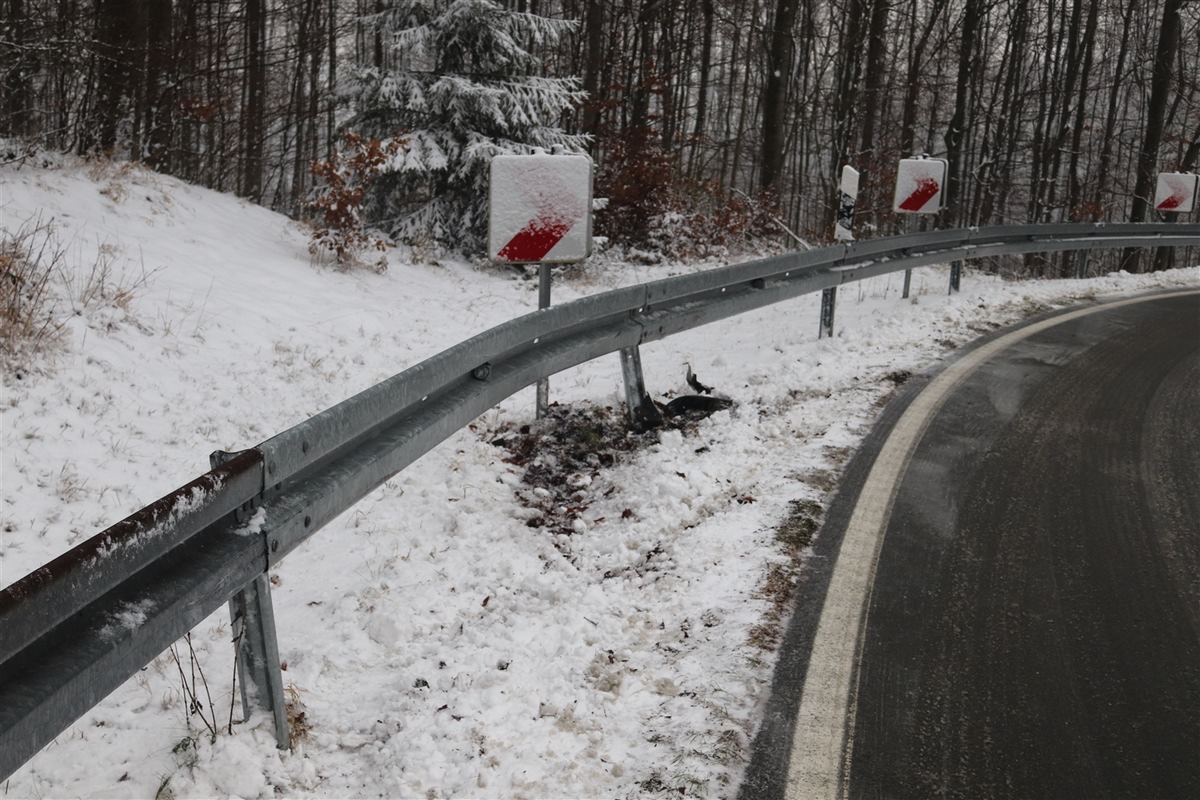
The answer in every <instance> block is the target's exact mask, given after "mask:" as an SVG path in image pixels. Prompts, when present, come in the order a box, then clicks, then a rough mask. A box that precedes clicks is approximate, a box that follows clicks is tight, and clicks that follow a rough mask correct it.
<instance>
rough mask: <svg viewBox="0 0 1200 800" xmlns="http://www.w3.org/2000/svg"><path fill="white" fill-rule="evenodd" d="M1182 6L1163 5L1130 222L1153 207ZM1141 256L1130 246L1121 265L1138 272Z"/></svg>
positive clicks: (1176, 1)
mask: <svg viewBox="0 0 1200 800" xmlns="http://www.w3.org/2000/svg"><path fill="white" fill-rule="evenodd" d="M1181 5H1182V0H1166V3H1165V4H1164V6H1163V17H1162V28H1161V29H1160V30H1159V36H1158V47H1157V49H1156V51H1155V57H1154V71H1153V73H1152V76H1151V79H1150V105H1149V107H1148V108H1147V109H1146V136H1145V138H1144V139H1143V140H1142V149H1141V152H1140V153H1139V154H1138V167H1137V184H1136V186H1135V187H1134V190H1133V211H1132V212H1131V213H1130V215H1129V221H1130V222H1145V221H1146V216H1147V214H1148V213H1149V210H1150V193H1151V192H1152V191H1153V189H1154V180H1155V177H1156V175H1157V172H1158V170H1157V166H1158V148H1159V145H1160V144H1161V143H1162V137H1163V119H1164V117H1165V116H1166V111H1167V101H1168V98H1169V95H1170V92H1171V82H1172V77H1173V75H1174V65H1175V57H1176V54H1177V53H1178V50H1179V31H1180V22H1179V11H1180V7H1181ZM1139 255H1140V252H1139V251H1138V250H1137V249H1135V248H1129V249H1127V250H1126V251H1125V254H1124V256H1123V264H1122V267H1123V268H1124V269H1125V270H1126V271H1127V272H1137V271H1138V262H1139Z"/></svg>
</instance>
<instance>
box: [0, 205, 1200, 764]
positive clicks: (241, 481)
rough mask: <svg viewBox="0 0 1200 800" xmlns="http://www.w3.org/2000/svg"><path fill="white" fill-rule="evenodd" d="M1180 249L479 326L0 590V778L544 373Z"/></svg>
mask: <svg viewBox="0 0 1200 800" xmlns="http://www.w3.org/2000/svg"><path fill="white" fill-rule="evenodd" d="M1190 245H1200V224H1178V223H1175V224H1166V223H1163V224H1136V225H1135V224H1115V225H1109V224H1052V225H1021V226H1002V227H992V228H978V229H969V230H953V231H934V232H929V233H921V234H913V235H908V236H898V237H891V238H886V239H875V240H870V241H865V242H855V243H852V244H846V245H838V246H835V247H828V248H824V249H821V250H814V251H811V252H806V253H792V254H787V255H781V256H776V257H773V258H767V259H762V260H759V261H753V262H749V263H744V264H737V265H733V266H728V267H722V268H719V269H714V270H709V271H706V272H701V273H697V274H693V275H685V276H681V277H676V278H669V279H665V280H660V281H654V282H651V283H646V284H641V285H638V286H631V287H628V288H623V289H617V290H615V291H611V292H605V293H603V294H599V295H594V296H591V297H585V298H582V299H579V300H574V301H571V302H568V303H563V304H561V305H557V306H552V307H550V308H548V309H545V310H541V311H536V312H533V313H530V314H527V315H525V316H522V317H519V318H517V319H514V320H512V321H510V322H506V323H504V324H502V325H499V326H497V327H495V328H492V329H491V330H488V331H485V332H483V333H480V334H478V335H476V336H474V337H472V338H470V339H468V340H466V341H464V342H462V343H460V344H457V345H455V346H453V347H451V348H449V349H448V350H445V351H444V352H442V353H439V354H438V355H436V356H434V357H432V358H430V359H428V360H426V361H423V362H421V363H420V364H417V365H416V366H413V367H411V368H409V369H407V370H405V371H404V372H401V373H400V374H398V375H396V376H394V377H392V378H389V379H388V380H385V381H383V382H382V383H379V384H377V385H376V386H373V387H371V388H369V389H367V390H365V391H363V392H360V393H359V394H357V395H355V396H353V397H351V398H349V399H348V400H345V401H343V402H341V403H339V404H337V405H336V406H333V407H332V408H329V409H327V410H325V411H323V412H321V413H320V414H318V415H316V416H315V417H312V418H311V419H308V420H306V421H304V422H301V423H300V424H298V425H296V426H294V427H292V428H290V429H288V430H286V431H284V432H282V433H280V434H278V435H276V436H274V437H272V438H270V439H268V440H266V441H265V442H262V443H260V444H259V445H257V446H256V447H254V448H251V449H249V450H246V451H243V452H241V453H237V454H215V455H214V461H215V462H218V463H217V465H216V466H214V469H213V470H212V471H210V472H208V473H206V474H205V475H202V476H200V477H198V478H197V479H196V480H194V481H192V482H191V483H189V484H187V485H186V486H184V487H181V488H180V489H177V490H176V491H174V492H172V493H171V494H169V495H167V496H166V497H164V498H162V499H160V500H158V501H156V502H155V503H152V504H151V505H149V506H147V507H146V508H144V509H142V510H140V511H138V512H137V513H135V514H133V515H132V516H130V517H128V518H127V519H125V520H122V521H121V522H119V523H117V524H116V525H114V526H112V527H111V528H108V529H107V530H105V531H102V532H101V533H99V534H97V535H96V536H95V537H93V538H91V539H89V540H88V541H86V542H84V543H83V544H81V545H79V546H78V547H76V548H74V549H73V550H70V551H69V552H67V553H65V554H64V555H62V556H59V557H58V558H56V559H54V560H53V561H51V562H49V563H48V564H46V565H45V566H43V567H41V568H39V569H38V570H36V571H34V572H33V573H30V574H29V575H27V576H25V577H24V578H22V579H20V580H18V581H17V582H16V583H14V584H12V585H11V586H8V587H7V588H5V589H3V590H0V779H2V778H5V777H7V776H9V775H11V774H12V772H13V771H15V770H16V769H17V768H18V767H20V766H21V765H22V764H23V763H24V762H25V761H26V760H28V759H29V758H30V757H31V756H33V755H34V754H35V753H37V752H38V750H40V749H41V748H42V747H44V746H45V745H46V744H47V743H49V742H50V741H51V740H53V738H54V737H55V736H57V735H58V734H59V733H60V732H61V731H63V730H64V729H65V728H66V727H67V726H69V725H70V724H71V723H73V722H74V721H75V720H76V719H78V718H79V717H80V716H82V715H83V714H84V713H86V712H87V711H88V710H89V709H90V708H92V707H93V706H94V705H96V704H97V703H99V702H100V701H101V700H102V699H103V698H104V697H105V696H106V695H108V694H109V693H110V692H111V691H113V690H114V689H116V688H117V687H118V686H120V685H121V683H123V682H124V681H125V680H127V679H128V678H129V677H130V676H132V675H134V674H135V673H136V672H137V671H138V670H140V669H141V668H142V667H143V666H145V665H146V664H147V663H149V662H150V661H152V660H153V659H154V658H155V657H157V656H158V655H159V654H160V653H161V652H162V651H163V650H165V649H166V648H167V647H169V646H170V645H171V644H172V643H173V642H175V641H176V640H177V639H179V638H180V637H181V636H183V635H184V634H185V633H187V631H189V630H191V628H193V627H194V626H195V625H197V624H199V623H200V622H201V621H202V620H203V619H204V618H205V617H207V616H208V615H209V614H211V613H212V612H213V611H215V610H216V609H218V608H219V607H220V606H221V605H223V604H225V603H227V602H230V600H231V598H235V597H241V596H242V595H243V594H245V593H246V592H248V591H250V588H252V587H262V588H261V591H266V589H265V586H266V583H265V581H262V580H261V578H262V576H263V575H264V574H265V573H266V571H267V570H268V569H269V568H270V565H271V564H273V563H275V562H277V561H278V560H279V559H281V558H283V557H284V556H285V555H286V554H287V553H289V552H291V551H292V550H294V549H295V548H296V547H298V546H299V545H300V544H301V543H302V542H303V541H304V540H305V539H307V538H308V537H309V536H311V535H312V534H313V533H315V532H316V531H317V530H319V529H320V528H321V527H322V526H323V525H325V524H326V523H327V522H329V521H330V520H332V519H333V518H334V517H336V516H338V515H339V514H341V513H343V512H344V511H346V510H347V509H348V508H350V507H351V506H352V505H354V503H356V502H357V501H358V500H360V499H361V498H362V497H364V496H365V495H366V494H367V493H369V492H370V491H372V490H373V489H375V488H376V487H377V486H379V485H380V484H381V483H383V481H385V480H387V479H388V478H389V477H391V476H392V475H394V474H395V473H397V472H399V471H400V470H402V469H404V468H405V467H407V466H408V465H409V464H411V463H412V462H414V461H415V460H417V459H418V458H419V457H420V456H421V455H423V454H424V453H426V452H428V451H429V450H430V449H432V448H433V447H434V446H435V445H437V444H438V443H439V442H441V441H442V440H444V439H445V438H447V437H448V436H450V435H451V434H453V433H454V432H455V431H457V430H459V429H460V428H462V427H464V426H465V425H467V424H468V423H469V422H470V421H471V420H473V419H474V418H475V417H477V416H479V415H480V414H481V413H483V412H484V411H486V410H487V409H488V408H491V407H492V406H494V405H496V404H497V403H499V402H500V401H502V400H504V399H505V398H507V397H509V396H511V395H513V394H514V393H516V392H517V391H519V390H521V389H523V388H525V387H526V386H530V385H532V384H534V383H536V382H537V381H538V380H540V379H542V378H545V377H548V376H550V375H552V374H554V373H556V372H560V371H562V370H564V369H567V368H569V367H572V366H575V365H578V364H581V363H584V362H586V361H590V360H592V359H594V358H597V357H599V356H602V355H606V354H608V353H613V352H617V351H627V350H629V349H630V348H636V347H638V346H639V345H641V344H644V343H647V342H653V341H657V340H659V339H662V338H665V337H667V336H671V335H673V334H675V333H679V332H681V331H685V330H689V329H691V328H695V327H697V326H700V325H705V324H708V323H711V322H715V321H717V320H720V319H724V318H726V317H729V316H733V315H735V314H740V313H742V312H745V311H750V310H753V309H757V308H762V307H764V306H767V305H771V304H773V303H778V302H781V301H784V300H788V299H790V298H793V297H798V296H800V295H803V294H808V293H811V292H816V291H820V290H822V289H828V288H833V287H836V286H839V285H840V284H843V283H849V282H852V281H858V280H862V279H864V278H867V277H871V276H874V275H882V274H886V273H891V272H896V271H900V270H906V269H912V268H913V267H917V266H922V265H926V264H935V263H945V262H948V261H952V260H964V259H971V258H979V257H984V256H992V255H1001V254H1016V253H1028V252H1051V251H1060V250H1082V249H1090V248H1125V247H1163V246H1190ZM244 606H245V603H244V602H242V603H239V604H237V607H238V608H243V607H244ZM263 608H265V609H266V612H265V613H266V616H267V617H268V619H266V620H261V619H260V620H258V622H257V623H256V624H259V625H266V626H268V628H269V630H268V631H266V633H265V634H264V635H260V636H259V637H258V638H259V639H260V640H262V639H263V638H264V636H265V640H266V641H267V644H268V645H269V646H268V647H267V650H270V649H271V648H272V647H273V641H274V640H273V633H274V632H273V623H272V622H271V620H270V619H269V616H270V611H269V608H270V606H269V598H268V599H267V602H266V603H265V605H260V610H261V609H263ZM236 613H237V612H236V611H235V614H236ZM243 613H244V612H243ZM236 621H237V620H236V619H235V622H236ZM252 622H253V621H252ZM259 633H260V634H262V633H263V632H262V631H259ZM250 639H251V641H253V640H254V639H255V637H253V636H252V637H250ZM240 657H241V656H239V658H240ZM251 660H254V659H251ZM269 661H270V659H269V658H266V657H264V656H263V654H262V653H259V654H258V656H257V663H258V667H257V669H258V670H259V674H258V675H257V677H255V676H254V675H253V674H252V675H250V676H249V677H250V679H251V680H250V682H251V683H252V684H255V685H256V686H257V687H258V688H259V689H260V694H261V695H262V696H269V695H270V694H271V693H270V692H269V691H267V689H268V688H269V687H266V686H265V684H267V683H270V681H271V680H272V672H274V677H275V679H277V678H278V665H277V664H274V665H272V664H270V663H267V662H269ZM246 679H247V676H246V675H243V685H245V683H246ZM262 696H260V698H259V699H260V701H261V700H262ZM274 696H275V697H278V694H277V693H276V694H275V695H274ZM267 702H268V704H269V702H270V701H269V700H268V701H267ZM274 711H275V713H276V721H277V734H278V735H279V739H280V743H281V745H282V744H284V743H286V740H287V732H286V730H279V729H278V726H279V725H281V724H282V725H284V726H286V722H282V723H281V722H280V720H281V714H280V713H279V712H280V709H279V708H276V709H274Z"/></svg>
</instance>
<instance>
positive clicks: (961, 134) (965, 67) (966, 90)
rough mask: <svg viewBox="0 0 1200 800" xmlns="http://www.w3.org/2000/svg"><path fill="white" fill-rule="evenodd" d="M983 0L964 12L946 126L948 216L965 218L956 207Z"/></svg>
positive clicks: (973, 1) (972, 2)
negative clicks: (952, 92)
mask: <svg viewBox="0 0 1200 800" xmlns="http://www.w3.org/2000/svg"><path fill="white" fill-rule="evenodd" d="M983 13H984V11H983V2H982V0H967V3H966V9H965V12H964V14H963V24H962V40H961V41H960V43H959V48H958V78H957V81H956V84H955V87H956V88H955V92H954V115H953V116H952V117H950V122H949V123H948V124H947V125H946V134H945V137H944V140H945V142H946V160H947V161H948V162H949V170H948V171H949V173H950V174H949V175H948V176H947V181H946V198H945V199H946V206H947V215H948V218H949V219H962V218H964V217H965V215H964V214H963V213H962V212H963V210H962V209H959V208H956V207H955V204H956V203H957V201H958V199H959V197H960V196H961V195H962V194H963V191H962V190H963V184H964V180H965V179H964V176H963V140H964V139H965V138H966V134H967V114H968V112H969V110H970V105H971V94H970V90H971V73H972V71H973V70H974V69H975V65H976V62H977V60H978V56H977V54H976V52H975V40H976V37H977V36H978V34H979V25H980V22H981V20H982V19H983Z"/></svg>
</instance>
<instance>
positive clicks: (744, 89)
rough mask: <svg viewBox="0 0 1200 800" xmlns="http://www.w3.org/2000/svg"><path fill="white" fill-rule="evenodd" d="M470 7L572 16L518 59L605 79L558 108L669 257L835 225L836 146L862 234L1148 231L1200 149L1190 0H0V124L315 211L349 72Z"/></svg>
mask: <svg viewBox="0 0 1200 800" xmlns="http://www.w3.org/2000/svg"><path fill="white" fill-rule="evenodd" d="M452 5H461V6H462V7H463V8H466V9H474V10H475V11H481V10H487V9H488V8H492V9H495V8H499V9H502V10H503V11H504V12H506V13H508V14H511V15H516V16H517V17H520V18H522V19H526V18H530V17H541V18H548V19H550V20H561V21H566V22H567V23H568V24H566V25H564V26H562V30H563V33H562V34H561V35H556V36H552V37H531V38H530V40H529V41H528V42H526V49H527V51H528V52H529V53H530V54H531V55H533V56H535V57H536V64H537V71H538V72H539V73H540V75H541V76H542V77H544V78H550V79H568V80H571V81H574V82H576V83H577V85H578V88H579V89H581V90H582V91H583V92H585V93H586V95H585V96H583V97H582V102H578V103H576V104H574V105H573V107H572V108H571V109H570V110H566V111H563V112H562V113H561V115H560V119H558V120H556V121H555V124H556V125H558V126H559V127H561V130H562V131H563V132H564V134H565V135H567V136H568V137H575V138H573V139H571V141H585V142H586V146H587V147H588V148H589V149H590V152H591V154H592V156H593V157H594V159H595V161H596V169H597V185H596V195H597V196H602V197H603V196H607V197H609V198H610V199H611V202H610V206H609V209H608V210H606V211H605V212H604V213H603V214H602V215H601V216H600V217H599V218H598V219H597V228H598V232H600V233H605V234H607V235H609V236H610V237H613V238H614V239H617V240H618V241H622V242H624V243H626V244H629V245H631V246H636V247H651V248H654V247H657V248H658V249H660V250H662V251H669V250H671V249H672V248H674V249H675V251H676V252H673V253H671V254H672V255H679V254H680V253H679V252H678V250H679V249H680V245H679V244H678V241H683V242H695V243H702V242H703V241H705V240H710V239H714V238H721V237H724V236H727V235H730V234H735V233H736V234H746V233H758V234H762V233H765V232H766V231H767V230H770V229H771V226H772V225H773V224H778V225H779V227H780V228H782V227H784V226H786V227H787V228H788V229H790V230H791V231H793V232H794V233H795V234H797V235H799V236H800V237H802V238H804V239H806V240H807V241H810V242H812V243H814V244H817V243H822V242H827V241H829V240H830V238H831V234H832V224H833V218H834V214H835V211H836V208H837V187H836V183H837V176H838V174H839V171H840V168H841V165H843V164H851V165H852V166H854V167H855V168H856V169H858V170H859V171H860V172H862V173H863V182H862V188H861V191H860V196H859V212H858V215H857V217H856V233H857V234H858V236H859V237H860V238H870V237H872V236H878V235H886V234H891V233H896V232H900V231H902V230H904V229H905V226H906V225H911V224H920V225H922V226H935V225H936V226H940V227H956V226H974V225H989V224H1004V223H1020V222H1057V221H1091V220H1095V221H1100V220H1107V221H1145V220H1148V219H1150V218H1152V217H1153V216H1154V215H1155V212H1154V211H1153V210H1152V209H1151V208H1150V207H1149V199H1150V196H1151V194H1152V193H1153V190H1154V176H1155V175H1156V173H1157V172H1159V171H1171V170H1195V169H1196V166H1197V160H1198V157H1200V63H1198V61H1200V46H1198V43H1200V2H1186V1H1185V0H832V2H819V3H818V2H814V1H813V0H803V1H802V0H611V1H609V2H600V1H599V0H504V2H502V3H494V2H492V0H421V2H417V0H403V2H401V0H396V2H393V0H244V1H243V2H235V1H234V0H0V92H2V93H3V94H2V95H0V137H5V138H7V139H9V140H15V141H24V142H29V143H32V144H35V145H37V146H40V147H48V148H56V149H61V150H63V151H73V152H77V153H81V154H86V153H90V152H99V153H103V154H106V155H111V156H112V157H116V158H129V159H133V160H137V161H141V162H144V163H146V164H147V165H149V166H151V167H152V168H154V169H157V170H160V171H163V172H167V173H170V174H173V175H176V176H179V177H181V178H183V179H185V180H188V181H191V182H194V183H197V184H200V185H203V186H208V187H211V188H214V189H218V190H222V191H231V192H235V193H237V194H239V195H241V196H243V197H246V198H249V199H251V200H253V201H255V202H260V203H262V204H264V205H266V206H269V207H271V208H273V209H276V210H279V211H282V212H284V213H287V214H290V215H292V216H297V217H299V216H302V215H303V214H304V212H305V207H306V202H307V201H309V200H310V199H311V197H312V192H313V190H314V181H315V180H316V177H315V176H314V173H313V171H312V166H313V165H314V164H315V163H317V162H319V161H321V160H322V159H327V158H329V156H330V154H331V153H332V151H333V148H334V147H335V145H336V144H337V143H338V142H339V141H340V140H341V137H342V134H343V129H344V128H345V127H346V126H347V125H348V124H353V122H354V121H355V120H356V119H359V118H361V117H362V115H363V113H364V111H366V110H367V109H363V108H361V107H355V106H356V103H357V104H360V105H361V103H362V102H363V97H364V96H365V95H363V94H362V93H361V92H359V93H355V92H354V91H351V90H349V89H348V88H347V84H348V82H353V81H354V80H356V79H357V78H356V77H355V76H361V75H362V74H364V71H368V72H369V71H370V70H376V71H386V70H388V69H389V68H393V67H395V66H396V65H397V64H398V63H400V62H402V61H404V60H405V47H406V43H411V38H406V37H404V36H397V30H396V28H395V27H394V24H393V25H392V27H389V20H391V21H392V22H393V23H394V19H395V16H396V13H395V9H396V7H398V6H404V8H405V9H406V11H405V13H408V14H409V16H412V14H411V13H410V12H411V10H412V9H413V8H418V9H419V8H420V7H426V8H427V9H435V10H436V9H439V8H440V9H441V10H442V11H445V9H446V8H447V7H449V6H452ZM464 13H465V12H464ZM437 63H439V62H438V60H437V59H433V60H432V61H430V62H429V65H428V69H431V70H436V69H437ZM410 67H411V65H410ZM398 132H399V131H398ZM580 134H581V135H584V136H586V137H588V138H587V139H585V140H581V139H578V136H577V135H580ZM10 149H11V148H10ZM920 153H927V154H929V155H931V156H934V157H939V158H945V159H946V160H947V161H948V162H949V166H950V176H949V181H948V185H947V197H946V205H945V208H944V210H943V212H941V214H939V215H938V218H936V219H926V218H922V219H921V220H919V221H915V222H914V221H911V220H909V219H900V218H898V215H895V214H893V213H892V211H891V187H892V180H893V176H894V172H895V164H896V162H897V160H898V159H900V158H903V157H908V156H912V155H914V154H920ZM16 157H19V153H10V154H5V153H0V158H16ZM776 232H777V231H776ZM669 240H676V241H674V243H672V241H669ZM788 246H794V245H791V244H789V245H788ZM685 249H686V248H685ZM1129 256H1130V254H1126V258H1127V259H1128V258H1129ZM1114 258H1115V256H1114ZM1133 258H1135V259H1136V256H1133ZM1151 262H1152V259H1150V258H1146V257H1143V258H1142V259H1141V263H1138V262H1137V261H1136V260H1126V261H1125V262H1124V263H1123V264H1122V266H1124V267H1125V268H1127V269H1133V270H1137V269H1148V268H1150V267H1151V266H1152V263H1151ZM1166 265H1167V262H1166V261H1165V260H1164V259H1163V257H1161V256H1160V260H1159V262H1158V263H1157V264H1156V266H1160V267H1161V266H1166ZM1025 267H1026V268H1028V269H1029V270H1030V271H1033V272H1036V273H1041V274H1056V273H1059V272H1066V271H1068V270H1069V269H1071V268H1072V267H1069V266H1068V265H1067V264H1066V262H1065V261H1064V260H1062V258H1061V257H1059V258H1046V259H1042V258H1032V259H1029V260H1028V261H1027V262H1025Z"/></svg>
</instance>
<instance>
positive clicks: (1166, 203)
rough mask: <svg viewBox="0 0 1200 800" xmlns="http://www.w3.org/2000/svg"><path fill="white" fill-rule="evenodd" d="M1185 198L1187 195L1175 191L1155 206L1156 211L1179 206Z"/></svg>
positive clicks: (1168, 209)
mask: <svg viewBox="0 0 1200 800" xmlns="http://www.w3.org/2000/svg"><path fill="white" fill-rule="evenodd" d="M1186 199H1187V195H1186V194H1184V193H1183V192H1175V194H1173V195H1171V196H1170V197H1168V198H1167V199H1166V200H1163V201H1162V202H1161V203H1159V204H1158V206H1157V207H1156V208H1155V210H1156V211H1170V210H1171V209H1173V208H1179V207H1180V206H1181V205H1183V201H1184V200H1186Z"/></svg>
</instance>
